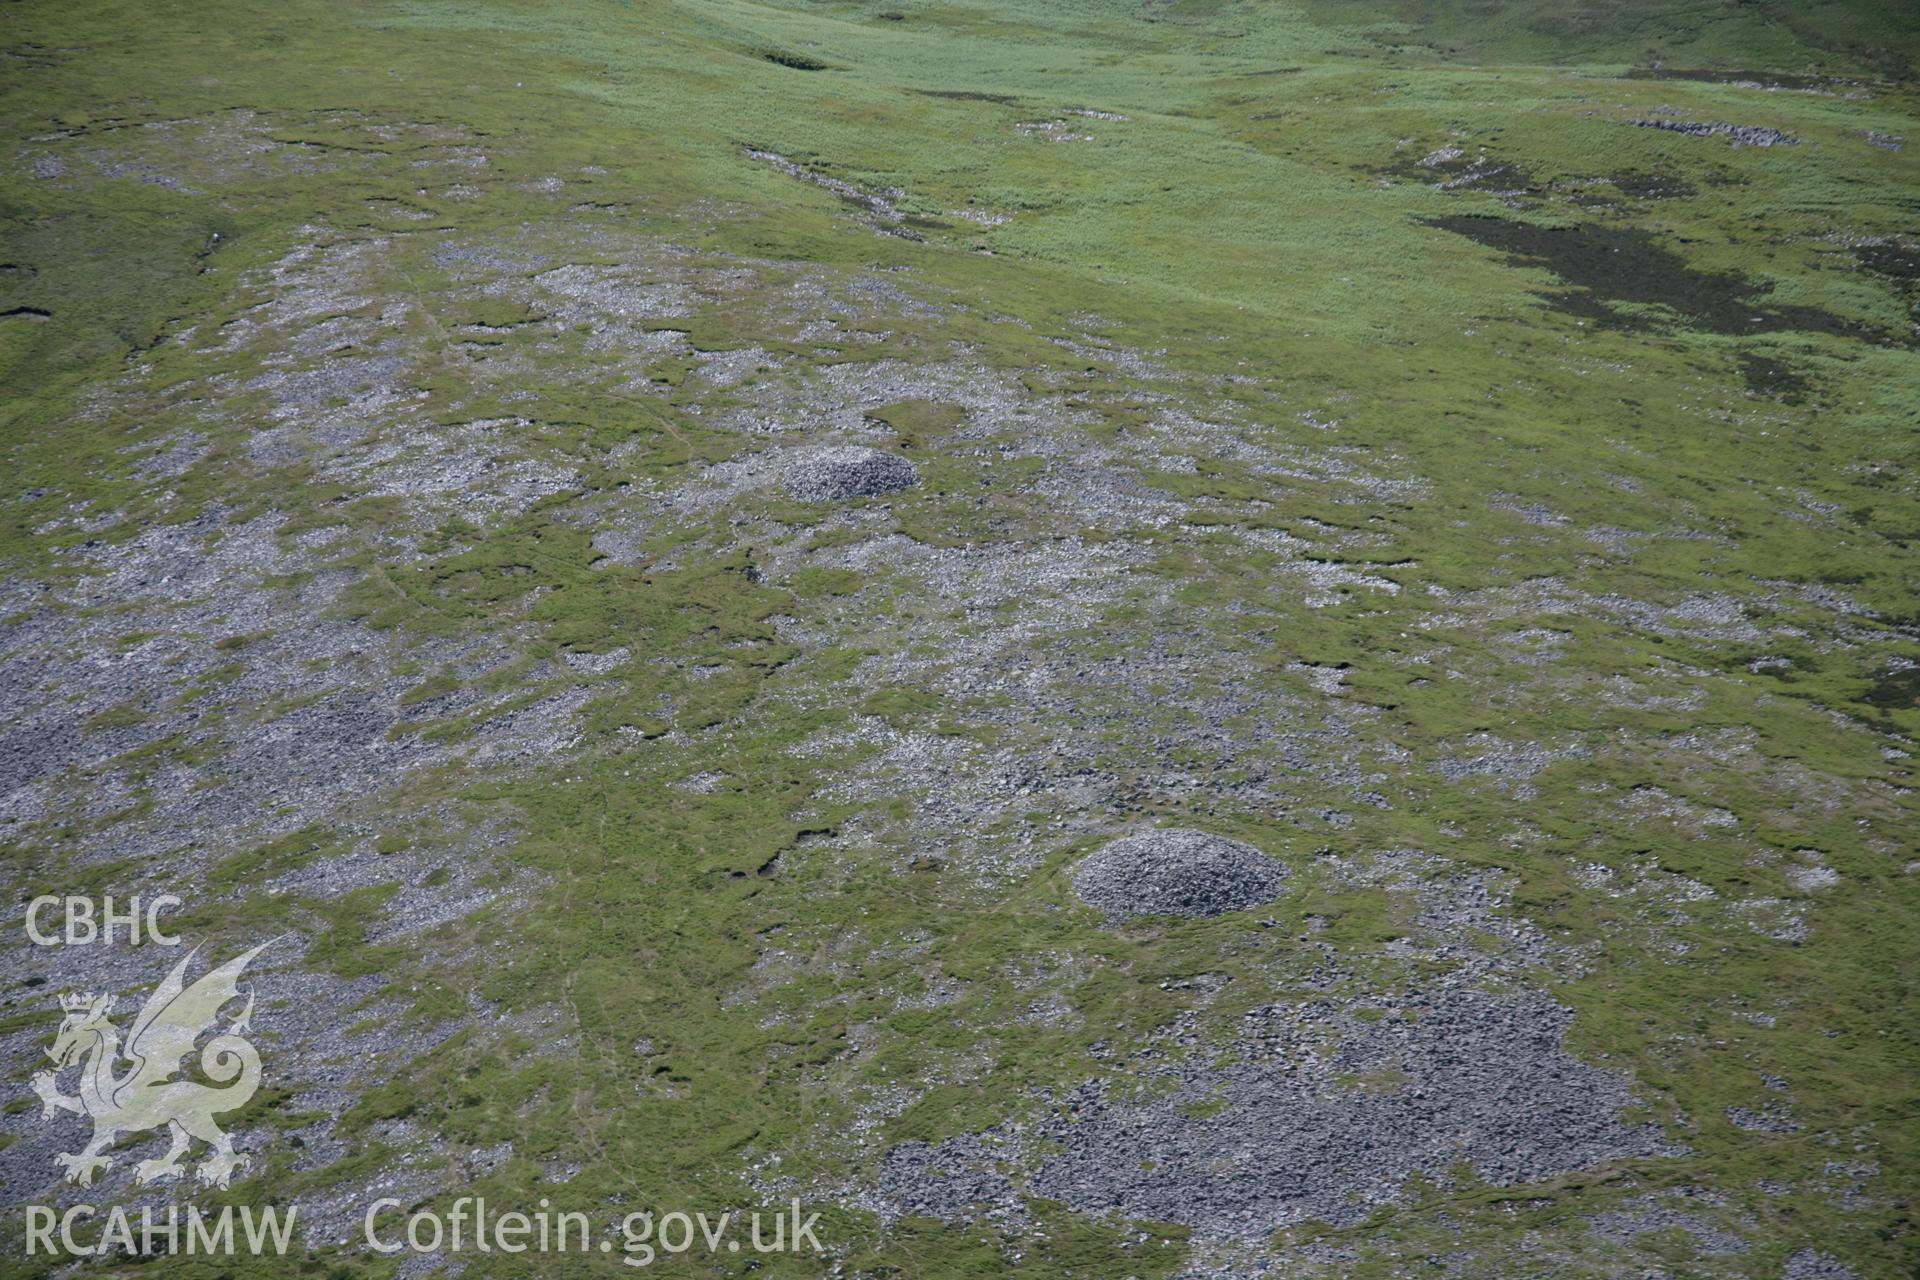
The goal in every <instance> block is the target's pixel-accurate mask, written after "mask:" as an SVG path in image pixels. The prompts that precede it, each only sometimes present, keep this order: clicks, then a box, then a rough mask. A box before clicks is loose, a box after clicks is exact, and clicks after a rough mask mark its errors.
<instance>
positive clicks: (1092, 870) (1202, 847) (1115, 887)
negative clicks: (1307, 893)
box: [1073, 828, 1287, 920]
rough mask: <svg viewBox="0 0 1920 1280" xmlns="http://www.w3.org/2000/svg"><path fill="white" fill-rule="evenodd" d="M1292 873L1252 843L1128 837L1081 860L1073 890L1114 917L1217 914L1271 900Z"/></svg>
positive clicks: (1197, 835) (1187, 835) (1186, 835)
mask: <svg viewBox="0 0 1920 1280" xmlns="http://www.w3.org/2000/svg"><path fill="white" fill-rule="evenodd" d="M1286 878H1287V869H1286V868H1285V867H1284V866H1282V865H1281V864H1280V863H1278V862H1276V861H1274V860H1273V859H1272V858H1269V857H1268V856H1267V855H1266V854H1264V853H1262V852H1260V851H1259V850H1258V849H1255V848H1254V847H1252V846H1251V845H1245V844H1241V843H1240V842H1239V841H1238V840H1229V839H1227V838H1226V837H1224V836H1216V835H1209V834H1208V833H1206V832H1204V831H1187V830H1181V829H1177V828H1176V829H1172V830H1167V831H1145V832H1141V833H1140V834H1139V835H1132V836H1125V837H1123V838H1121V839H1119V840H1115V841H1114V842H1113V843H1112V844H1110V845H1108V846H1106V847H1105V848H1104V849H1101V850H1099V851H1098V852H1095V853H1093V854H1090V855H1088V857H1087V858H1086V859H1085V860H1084V861H1082V862H1081V863H1080V866H1079V868H1078V869H1077V870H1076V871H1075V872H1074V873H1073V887H1074V891H1075V892H1076V893H1078V894H1079V895H1080V898H1081V900H1082V901H1084V902H1085V903H1086V904H1087V905H1088V906H1091V907H1098V908H1099V909H1100V910H1102V911H1104V912H1106V913H1107V918H1108V919H1109V920H1124V919H1127V918H1128V917H1131V916H1217V915H1220V914H1222V913H1223V912H1227V911H1244V910H1246V909H1247V908H1249V907H1257V906H1259V905H1261V904H1262V903H1265V902H1271V901H1272V900H1273V899H1275V898H1277V897H1279V896H1280V893H1281V890H1282V889H1283V888H1284V887H1285V882H1286Z"/></svg>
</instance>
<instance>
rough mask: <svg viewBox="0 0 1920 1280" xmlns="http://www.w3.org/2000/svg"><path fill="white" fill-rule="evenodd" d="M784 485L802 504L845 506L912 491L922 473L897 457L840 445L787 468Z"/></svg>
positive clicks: (860, 447) (782, 480)
mask: <svg viewBox="0 0 1920 1280" xmlns="http://www.w3.org/2000/svg"><path fill="white" fill-rule="evenodd" d="M780 483H781V486H782V487H783V488H785V489H786V491H787V492H788V493H789V494H791V495H792V496H793V497H796V498H798V499H800V500H801V501H802V502H844V501H846V500H847V499H848V498H868V497H872V496H874V495H875V494H881V493H892V492H894V491H896V490H899V489H910V488H912V487H913V486H914V485H917V484H919V483H920V473H919V471H917V470H915V468H914V465H913V464H912V463H911V462H908V461H907V460H906V459H905V458H902V457H900V456H898V455H897V454H891V453H882V452H881V451H880V450H878V449H869V448H867V447H866V446H864V445H838V446H835V447H833V448H828V449H820V450H817V451H815V452H813V453H809V454H807V455H805V456H804V457H802V458H800V459H799V460H798V461H796V462H794V463H793V464H792V465H790V466H789V467H787V469H786V471H785V473H784V474H782V475H781V477H780Z"/></svg>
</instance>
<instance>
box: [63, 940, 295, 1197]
mask: <svg viewBox="0 0 1920 1280" xmlns="http://www.w3.org/2000/svg"><path fill="white" fill-rule="evenodd" d="M271 945H272V944H271V943H262V944H261V945H260V946H257V947H255V948H254V949H253V950H251V951H249V952H247V953H246V954H245V955H243V956H241V957H239V958H238V959H235V960H230V961H228V962H227V963H226V964H224V965H222V966H221V967H220V968H218V969H215V970H214V971H213V972H212V973H209V974H207V975H206V976H204V977H202V978H201V979H200V980H199V981H197V982H195V983H194V984H193V985H192V986H188V985H186V980H185V979H186V972H187V964H188V962H190V961H191V960H192V959H193V957H194V956H195V955H197V954H199V951H198V949H197V948H196V949H195V950H194V951H193V952H192V953H190V954H188V955H187V956H186V957H185V958H184V959H182V960H181V961H180V963H179V964H177V965H175V966H174V967H173V972H172V973H169V974H168V975H167V978H166V981H164V982H162V983H161V984H160V986H159V987H158V988H157V989H156V990H155V991H154V993H153V994H152V995H151V996H149V997H147V1002H146V1004H145V1005H144V1006H143V1007H142V1008H141V1010H140V1012H139V1014H138V1015H137V1016H136V1017H135V1018H134V1020H133V1026H132V1029H131V1030H129V1031H128V1032H127V1039H126V1043H125V1044H124V1045H123V1044H122V1043H121V1040H120V1032H119V1029H118V1028H116V1027H115V1026H114V1025H113V1023H112V1021H111V1020H109V1018H108V1016H107V1015H108V1014H109V1013H110V1012H111V1011H112V1009H113V997H112V996H110V995H93V994H91V993H85V994H80V995H70V996H62V997H61V998H60V1007H61V1008H62V1009H63V1010H65V1012H66V1017H65V1019H63V1020H62V1021H61V1023H60V1031H59V1034H58V1035H56V1036H55V1037H54V1041H53V1047H52V1048H51V1049H48V1050H47V1056H48V1057H49V1058H51V1059H53V1062H54V1069H53V1070H52V1071H41V1072H38V1073H36V1074H35V1075H34V1077H33V1091H34V1092H35V1093H37V1094H39V1095H40V1102H41V1104H42V1110H41V1114H42V1115H43V1116H52V1115H54V1114H56V1113H57V1112H60V1111H71V1112H73V1113H74V1114H75V1115H81V1116H85V1117H87V1118H88V1119H90V1120H92V1121H93V1140H92V1141H91V1142H89V1143H87V1145H86V1146H85V1147H84V1148H82V1149H81V1150H80V1151H79V1152H78V1153H77V1154H73V1155H60V1156H56V1157H55V1160H56V1161H57V1162H58V1163H59V1164H60V1166H61V1167H62V1168H63V1169H65V1170H66V1180H67V1181H69V1182H73V1183H78V1184H79V1185H80V1186H83V1187H85V1186H90V1185H92V1183H93V1178H94V1175H95V1174H96V1173H98V1172H100V1171H101V1170H103V1169H107V1168H110V1167H111V1166H112V1164H113V1157H111V1156H109V1155H107V1154H105V1153H106V1151H107V1149H108V1148H109V1147H111V1146H112V1145H113V1144H114V1142H115V1141H116V1140H118V1139H119V1138H120V1137H121V1136H122V1135H123V1134H130V1133H143V1132H145V1131H146V1130H148V1129H158V1128H161V1127H162V1126H165V1128H166V1130H167V1132H168V1135H169V1136H170V1138H171V1139H172V1144H171V1145H170V1146H169V1147H168V1148H167V1150H166V1153H165V1154H164V1155H161V1156H159V1157H157V1158H155V1159H152V1160H142V1161H141V1162H140V1163H139V1165H138V1166H137V1167H136V1168H135V1170H134V1181H135V1182H136V1183H137V1184H138V1185H141V1186H145V1185H147V1184H148V1183H152V1182H161V1181H164V1180H166V1179H169V1178H178V1177H180V1176H181V1174H182V1173H183V1172H184V1170H183V1169H182V1168H181V1165H180V1158H181V1157H182V1156H184V1155H185V1154H186V1153H187V1150H188V1148H190V1147H191V1146H192V1145H193V1143H194V1142H195V1140H198V1141H200V1142H204V1143H206V1144H207V1145H208V1146H209V1147H211V1148H212V1150H211V1152H209V1153H208V1154H207V1156H206V1158H205V1159H203V1160H202V1161H201V1162H200V1164H199V1166H198V1167H197V1168H195V1170H194V1175H195V1177H196V1178H197V1179H198V1180H199V1181H200V1182H201V1183H202V1184H203V1185H206V1186H210V1187H224V1186H226V1185H227V1183H228V1182H230V1181H231V1180H232V1178H233V1175H234V1174H235V1173H236V1172H237V1171H238V1170H239V1169H240V1168H241V1166H243V1165H244V1164H245V1163H246V1157H244V1156H240V1155H236V1154H234V1150H233V1139H231V1138H229V1137H228V1136H227V1135H226V1134H225V1133H224V1132H223V1131H222V1130H221V1128H220V1126H219V1125H217V1124H215V1123H214V1122H213V1118H214V1117H215V1116H217V1115H222V1114H224V1113H226V1112H229V1111H233V1110H235V1109H237V1108H239V1107H242V1106H245V1105H246V1103H247V1099H249V1098H251V1097H253V1094H254V1090H256V1089H258V1088H259V1087H260V1055H259V1053H258V1052H256V1051H255V1049H254V1047H253V1045H251V1044H250V1043H248V1042H247V1040H246V1038H245V1037H244V1035H243V1034H242V1033H243V1032H245V1031H246V1030H247V1028H248V1023H249V1020H250V1019H251V1018H252V1017H253V996H252V994H251V993H249V994H248V995H247V1003H246V1007H245V1008H243V1009H241V1010H240V1012H239V1013H238V1014H237V1015H230V1017H229V1020H228V1022H227V1024H226V1025H225V1026H224V1027H221V1026H219V1025H218V1023H219V1021H220V1011H221V1010H222V1009H224V1008H225V1007H226V1006H227V1005H228V1004H229V1003H230V1002H232V1001H234V1000H236V999H238V998H239V996H240V989H239V982H240V974H241V973H242V972H243V971H244V970H245V969H246V967H247V965H248V963H249V962H251V961H252V960H253V958H254V957H255V956H257V955H259V954H260V953H261V952H262V951H264V950H266V949H267V947H269V946H271ZM210 1031H211V1032H214V1033H215V1034H214V1036H213V1038H212V1039H210V1040H208V1041H207V1042H206V1044H205V1045H204V1046H203V1047H202V1048H201V1050H200V1059H199V1066H200V1074H201V1075H203V1076H205V1077H206V1078H207V1079H208V1080H211V1081H213V1084H212V1085H208V1084H202V1083H200V1082H198V1081H196V1080H186V1079H181V1078H179V1077H180V1076H181V1074H182V1072H183V1070H184V1068H183V1065H182V1062H181V1059H183V1058H185V1057H186V1056H187V1055H188V1054H189V1053H191V1052H192V1051H193V1047H194V1045H195V1044H196V1043H197V1042H198V1041H199V1040H200V1038H201V1036H203V1035H205V1034H206V1033H207V1032H210ZM71 1067H78V1068H79V1069H80V1092H79V1093H78V1094H77V1095H74V1096H71V1097H70V1096H68V1095H67V1094H64V1093H61V1092H60V1083H59V1078H60V1073H61V1072H63V1071H66V1070H67V1069H69V1068H71ZM216 1086H219V1087H216Z"/></svg>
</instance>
